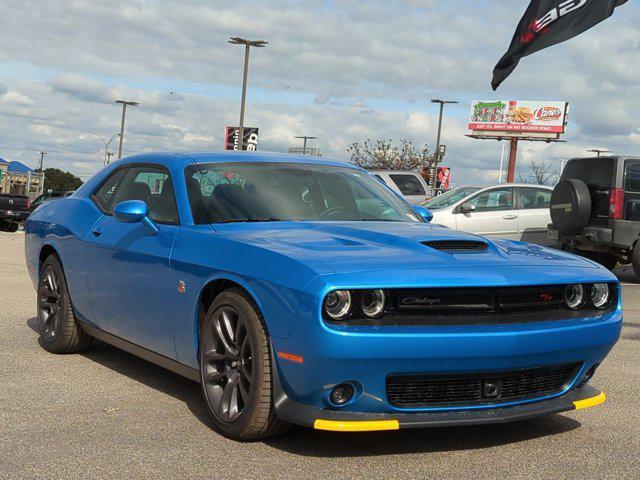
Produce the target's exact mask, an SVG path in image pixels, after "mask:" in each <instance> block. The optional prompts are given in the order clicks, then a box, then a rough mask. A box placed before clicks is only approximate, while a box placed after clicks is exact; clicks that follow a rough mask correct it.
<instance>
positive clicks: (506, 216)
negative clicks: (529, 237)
mask: <svg viewBox="0 0 640 480" xmlns="http://www.w3.org/2000/svg"><path fill="white" fill-rule="evenodd" d="M502 218H504V219H505V220H515V219H516V218H518V215H513V214H511V215H504V216H503V217H502Z"/></svg>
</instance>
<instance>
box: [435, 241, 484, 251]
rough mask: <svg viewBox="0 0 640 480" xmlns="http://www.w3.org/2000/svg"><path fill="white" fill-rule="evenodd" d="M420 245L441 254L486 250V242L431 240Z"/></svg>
mask: <svg viewBox="0 0 640 480" xmlns="http://www.w3.org/2000/svg"><path fill="white" fill-rule="evenodd" d="M422 244H423V245H426V246H427V247H431V248H435V249H436V250H441V251H443V252H470V251H475V252H477V251H481V250H486V249H487V244H486V242H480V241H473V240H432V241H429V242H422Z"/></svg>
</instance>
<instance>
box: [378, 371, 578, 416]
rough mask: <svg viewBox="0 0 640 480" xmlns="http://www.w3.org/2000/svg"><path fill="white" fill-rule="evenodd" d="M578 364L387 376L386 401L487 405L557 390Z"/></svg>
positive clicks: (404, 404)
mask: <svg viewBox="0 0 640 480" xmlns="http://www.w3.org/2000/svg"><path fill="white" fill-rule="evenodd" d="M579 367H580V364H567V365H558V366H553V367H544V368H535V369H527V370H516V371H509V372H488V373H475V374H455V375H389V376H388V377H387V381H386V386H387V400H388V401H389V403H390V404H391V405H393V406H395V407H403V408H417V407H435V406H440V407H441V406H451V407H453V406H464V405H490V404H495V403H503V402H512V401H519V400H528V399H535V398H539V397H544V396H547V395H553V394H556V393H560V392H561V391H562V390H564V389H565V388H566V387H567V385H568V384H569V383H570V382H571V380H573V378H574V377H575V375H576V374H577V372H578V370H579Z"/></svg>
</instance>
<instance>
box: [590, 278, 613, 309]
mask: <svg viewBox="0 0 640 480" xmlns="http://www.w3.org/2000/svg"><path fill="white" fill-rule="evenodd" d="M591 303H593V306H594V307H596V308H600V309H603V308H607V305H609V285H607V284H606V283H594V284H593V285H592V286H591Z"/></svg>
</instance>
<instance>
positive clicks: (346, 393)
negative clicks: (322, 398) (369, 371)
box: [329, 383, 354, 405]
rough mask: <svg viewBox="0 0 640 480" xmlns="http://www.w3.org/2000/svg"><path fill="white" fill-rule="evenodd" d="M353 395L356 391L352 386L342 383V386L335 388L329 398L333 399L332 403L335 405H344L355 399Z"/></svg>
mask: <svg viewBox="0 0 640 480" xmlns="http://www.w3.org/2000/svg"><path fill="white" fill-rule="evenodd" d="M353 393H354V390H353V387H352V386H351V385H349V384H348V383H341V384H340V385H337V386H335V387H333V390H331V395H330V396H329V398H330V399H331V403H333V404H334V405H344V404H345V403H348V402H349V400H351V399H352V398H353Z"/></svg>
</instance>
